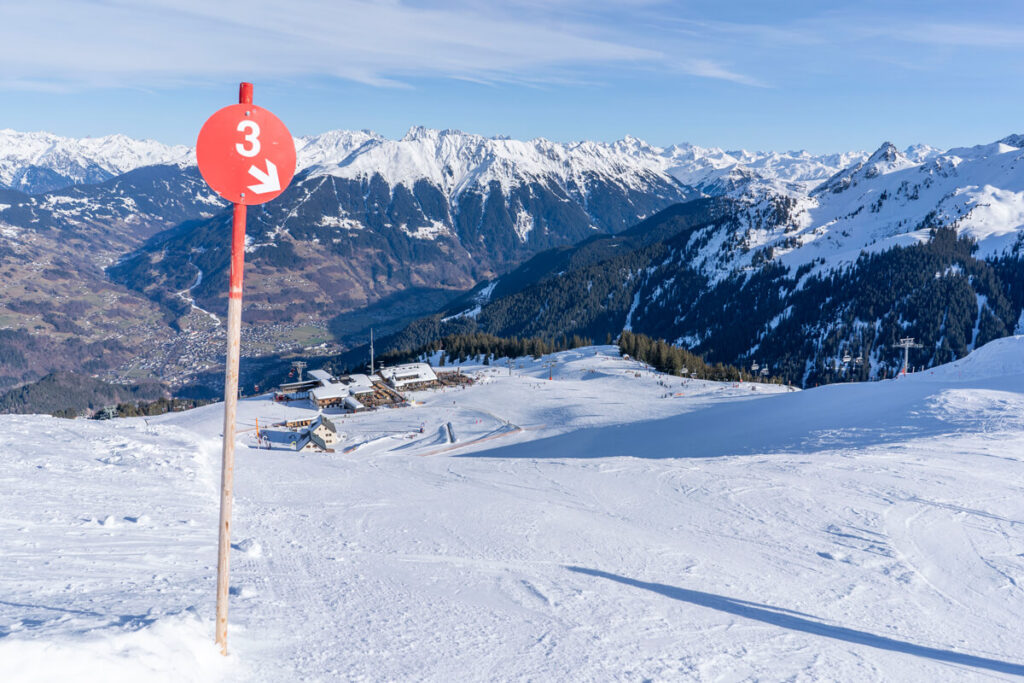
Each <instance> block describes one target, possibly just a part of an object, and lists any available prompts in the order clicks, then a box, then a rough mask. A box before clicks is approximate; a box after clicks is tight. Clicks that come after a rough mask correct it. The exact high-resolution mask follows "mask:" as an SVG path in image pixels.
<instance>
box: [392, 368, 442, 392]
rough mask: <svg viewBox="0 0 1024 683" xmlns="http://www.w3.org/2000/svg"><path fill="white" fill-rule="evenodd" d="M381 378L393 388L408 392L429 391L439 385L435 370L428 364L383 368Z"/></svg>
mask: <svg viewBox="0 0 1024 683" xmlns="http://www.w3.org/2000/svg"><path fill="white" fill-rule="evenodd" d="M380 376H381V377H382V378H383V379H384V381H385V382H387V383H388V384H389V385H391V387H392V388H394V389H398V390H402V389H405V390H407V391H415V390H417V389H429V388H431V387H436V386H438V385H439V382H438V381H437V375H436V374H435V373H434V369H433V368H432V367H430V366H429V365H427V364H426V363H406V364H405V365H396V366H394V367H390V368H381V371H380Z"/></svg>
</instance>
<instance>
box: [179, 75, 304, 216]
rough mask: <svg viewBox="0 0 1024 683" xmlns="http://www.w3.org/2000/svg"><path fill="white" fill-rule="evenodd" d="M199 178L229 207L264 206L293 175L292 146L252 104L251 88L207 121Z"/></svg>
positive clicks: (199, 145)
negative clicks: (229, 204) (200, 176)
mask: <svg viewBox="0 0 1024 683" xmlns="http://www.w3.org/2000/svg"><path fill="white" fill-rule="evenodd" d="M196 160H197V161H198V162H199V172H200V173H202V175H203V179H204V180H206V182H207V184H209V186H210V187H211V188H213V191H214V192H216V193H217V194H219V195H220V196H221V197H223V198H224V199H226V200H228V201H229V202H231V203H232V204H245V205H247V206H248V205H254V204H263V203H264V202H269V201H270V200H271V199H274V198H275V197H277V196H278V195H279V194H281V193H282V192H283V191H284V189H285V188H286V187H288V183H290V182H291V180H292V176H293V175H295V141H294V140H293V139H292V134H291V133H289V132H288V128H286V127H285V125H284V124H283V123H281V119H279V118H277V117H276V116H274V115H273V114H271V113H270V112H269V111H267V110H266V109H264V108H262V107H257V106H256V105H254V104H253V103H252V83H241V84H239V86H238V104H232V105H230V106H227V107H224V108H223V109H221V110H220V111H218V112H216V113H215V114H214V115H213V116H211V117H210V118H209V119H207V120H206V123H204V124H203V128H202V130H200V131H199V138H198V139H197V140H196Z"/></svg>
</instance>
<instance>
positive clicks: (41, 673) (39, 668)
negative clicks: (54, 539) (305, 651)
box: [0, 610, 234, 683]
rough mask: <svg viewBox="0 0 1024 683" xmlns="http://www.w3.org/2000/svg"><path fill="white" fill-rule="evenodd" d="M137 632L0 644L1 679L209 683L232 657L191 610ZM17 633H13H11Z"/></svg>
mask: <svg viewBox="0 0 1024 683" xmlns="http://www.w3.org/2000/svg"><path fill="white" fill-rule="evenodd" d="M134 626H139V627H138V628H134V629H129V630H123V631H119V632H115V633H113V634H111V633H110V632H109V631H103V632H100V634H99V635H97V634H95V633H85V634H80V635H68V636H65V637H64V638H61V639H52V640H45V641H44V640H21V639H19V638H17V637H16V635H13V634H12V636H11V637H8V638H4V639H3V640H0V661H3V663H4V669H5V671H6V673H5V674H4V680H6V681H9V682H10V683H17V682H18V681H64V680H74V681H83V682H84V681H102V682H103V683H118V682H120V681H124V682H125V683H134V682H135V681H140V680H145V681H173V682H174V683H178V682H180V681H210V680H216V679H219V678H222V677H223V676H224V675H225V674H226V673H227V672H228V671H229V670H230V668H231V667H232V665H233V663H234V661H233V658H232V657H230V656H229V657H222V656H221V654H220V651H219V649H218V648H217V647H216V646H215V645H214V643H213V637H212V633H210V632H209V631H210V630H211V629H210V626H211V625H210V624H209V623H208V622H207V623H204V622H203V621H202V620H201V619H200V618H199V617H198V615H196V614H195V612H194V611H192V610H186V611H184V612H181V613H179V614H175V615H170V616H167V617H163V618H160V619H156V620H146V619H142V620H140V622H137V623H136V624H134ZM14 633H16V629H15V631H14Z"/></svg>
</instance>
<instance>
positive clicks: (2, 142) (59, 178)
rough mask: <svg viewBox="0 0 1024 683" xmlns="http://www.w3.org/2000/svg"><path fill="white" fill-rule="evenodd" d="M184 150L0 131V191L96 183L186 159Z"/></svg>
mask: <svg viewBox="0 0 1024 683" xmlns="http://www.w3.org/2000/svg"><path fill="white" fill-rule="evenodd" d="M188 154H189V149H188V148H187V147H185V146H183V145H173V146H172V145H165V144H162V143H159V142H155V141H153V140H134V139H132V138H129V137H127V136H124V135H107V136H104V137H99V138H66V137H60V136H57V135H53V134H51V133H42V132H40V133H20V132H17V131H14V130H11V129H2V130H0V188H5V187H6V188H10V189H15V190H21V191H22V192H27V193H30V194H33V193H38V192H46V191H48V190H53V189H57V188H60V187H66V186H68V185H81V184H85V183H97V182H102V181H104V180H107V179H109V178H112V177H114V176H117V175H121V174H122V173H126V172H128V171H131V170H133V169H136V168H139V167H141V166H152V165H154V164H165V163H170V162H176V161H179V160H181V159H182V158H187V156H188Z"/></svg>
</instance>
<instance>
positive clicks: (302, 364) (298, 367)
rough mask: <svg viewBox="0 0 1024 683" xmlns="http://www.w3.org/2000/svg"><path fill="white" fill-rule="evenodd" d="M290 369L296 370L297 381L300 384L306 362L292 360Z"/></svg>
mask: <svg viewBox="0 0 1024 683" xmlns="http://www.w3.org/2000/svg"><path fill="white" fill-rule="evenodd" d="M292 368H294V369H295V370H296V372H297V373H298V375H299V377H298V379H299V381H300V382H301V381H302V371H303V370H305V369H306V361H304V360H293V361H292Z"/></svg>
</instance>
